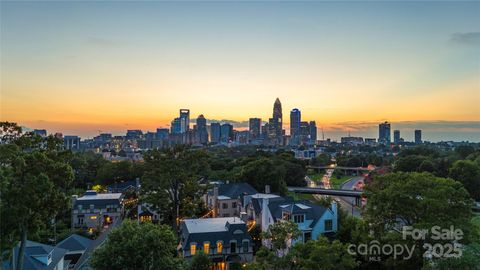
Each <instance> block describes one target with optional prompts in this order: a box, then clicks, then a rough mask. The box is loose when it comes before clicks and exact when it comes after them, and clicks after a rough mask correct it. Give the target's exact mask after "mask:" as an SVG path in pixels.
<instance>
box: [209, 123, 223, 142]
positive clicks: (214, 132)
mask: <svg viewBox="0 0 480 270" xmlns="http://www.w3.org/2000/svg"><path fill="white" fill-rule="evenodd" d="M220 134H221V131H220V123H211V124H210V141H211V142H212V143H219V142H220Z"/></svg>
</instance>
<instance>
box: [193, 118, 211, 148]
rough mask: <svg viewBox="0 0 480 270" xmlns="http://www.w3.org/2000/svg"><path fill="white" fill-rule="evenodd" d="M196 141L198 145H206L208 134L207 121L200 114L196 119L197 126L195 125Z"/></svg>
mask: <svg viewBox="0 0 480 270" xmlns="http://www.w3.org/2000/svg"><path fill="white" fill-rule="evenodd" d="M195 135H196V141H197V142H198V143H200V144H207V143H208V132H207V119H205V117H204V116H203V114H200V115H199V116H198V117H197V125H196V133H195Z"/></svg>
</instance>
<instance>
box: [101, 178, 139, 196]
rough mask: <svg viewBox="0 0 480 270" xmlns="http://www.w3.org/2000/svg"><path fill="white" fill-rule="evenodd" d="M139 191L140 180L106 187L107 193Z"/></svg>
mask: <svg viewBox="0 0 480 270" xmlns="http://www.w3.org/2000/svg"><path fill="white" fill-rule="evenodd" d="M139 189H140V179H139V178H137V179H135V180H130V181H123V182H119V183H113V184H111V185H109V186H108V187H107V191H108V193H124V194H125V193H127V192H128V191H132V192H135V191H138V190H139Z"/></svg>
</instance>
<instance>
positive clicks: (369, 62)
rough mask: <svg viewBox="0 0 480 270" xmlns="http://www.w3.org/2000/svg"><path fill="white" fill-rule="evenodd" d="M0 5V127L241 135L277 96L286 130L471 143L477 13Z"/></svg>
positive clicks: (470, 9)
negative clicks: (382, 131)
mask: <svg viewBox="0 0 480 270" xmlns="http://www.w3.org/2000/svg"><path fill="white" fill-rule="evenodd" d="M0 5H1V6H2V8H1V15H2V16H1V25H2V31H1V40H2V43H1V45H2V46H1V54H2V60H1V70H2V81H1V89H2V92H1V101H0V102H1V106H0V107H1V108H0V119H1V120H2V121H14V122H18V123H19V124H21V125H23V126H26V127H29V128H46V129H48V130H52V131H60V132H63V133H64V134H78V135H81V136H83V137H93V136H95V135H98V130H101V131H104V132H112V133H120V132H124V131H125V130H127V129H142V130H154V129H155V128H157V127H167V126H169V124H170V122H171V120H172V116H173V115H175V113H176V111H177V110H178V108H189V109H190V110H191V112H192V116H191V118H192V119H195V118H196V117H197V116H198V115H200V114H203V115H205V117H206V118H207V119H219V120H222V119H228V120H230V121H229V122H233V123H234V125H235V122H240V123H241V125H237V126H243V127H245V128H246V127H247V126H248V119H249V118H251V117H259V118H262V120H263V121H267V120H268V118H269V117H271V102H272V100H273V99H275V98H276V97H279V98H280V99H281V100H282V103H283V104H282V105H283V108H284V117H283V118H284V119H283V127H284V128H286V129H288V125H289V119H288V117H286V116H287V115H288V114H289V112H290V110H291V109H293V108H299V109H300V110H301V111H302V118H305V119H309V120H311V121H316V123H317V126H318V127H319V128H321V127H323V129H324V131H325V133H326V135H327V136H328V137H332V138H336V139H339V137H340V136H341V135H342V136H345V135H346V134H348V133H349V132H350V133H351V134H352V135H354V134H357V135H359V136H364V137H374V136H375V134H376V126H377V125H378V123H380V122H383V121H389V122H391V123H392V125H395V124H396V123H399V124H400V125H401V126H403V128H402V127H392V128H394V129H401V130H402V135H403V136H405V138H406V139H408V140H411V139H413V130H415V129H422V130H423V131H424V137H425V139H427V140H428V139H430V140H432V141H439V140H470V141H480V135H478V134H480V111H479V109H478V106H477V104H478V102H479V100H480V84H479V76H480V72H479V71H480V69H479V67H480V65H479V57H478V55H480V50H479V48H480V42H479V41H480V28H479V25H480V18H478V16H476V15H477V14H478V11H479V10H480V3H478V2H455V3H450V2H448V3H446V2H428V3H425V2H423V3H420V2H405V3H402V2H394V3H388V2H381V3H380V2H374V3H372V2H369V3H348V4H347V3H329V2H306V3H305V2H304V3H289V2H282V3H268V2H267V3H265V2H249V3H188V4H187V3H171V2H169V3H164V2H163V3H159V2H142V3H135V4H132V3H123V2H122V3H120V2H88V3H79V2H76V3H64V2H49V3H46V2H44V3H31V2H30V3H28V2H20V3H16V2H1V3H0ZM112 9H113V10H114V11H115V12H109V11H110V10H112ZM412 29H415V31H413V30H412ZM409 130H411V132H410V131H409ZM410 133H412V134H410ZM318 134H319V135H318V137H319V138H321V132H320V130H319V132H318ZM329 134H332V135H331V136H329ZM337 134H338V135H337ZM365 134H371V135H369V136H366V135H365ZM410 136H411V137H410Z"/></svg>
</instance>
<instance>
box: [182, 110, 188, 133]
mask: <svg viewBox="0 0 480 270" xmlns="http://www.w3.org/2000/svg"><path fill="white" fill-rule="evenodd" d="M189 129H190V110H189V109H180V133H185V132H187V131H188V130H189Z"/></svg>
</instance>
